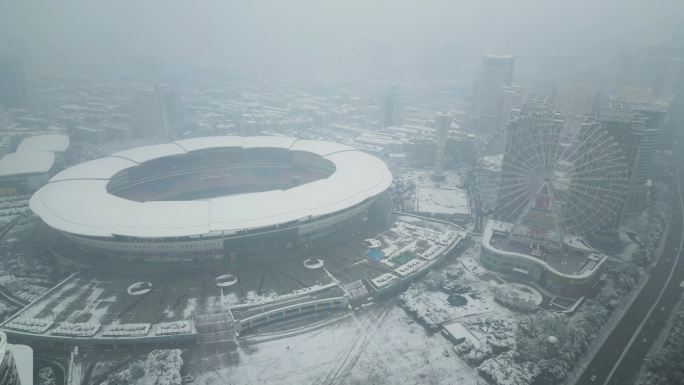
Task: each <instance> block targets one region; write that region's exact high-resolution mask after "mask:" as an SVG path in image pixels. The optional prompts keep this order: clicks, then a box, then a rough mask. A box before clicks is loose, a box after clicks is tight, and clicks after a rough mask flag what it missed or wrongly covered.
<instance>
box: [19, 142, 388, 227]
mask: <svg viewBox="0 0 684 385" xmlns="http://www.w3.org/2000/svg"><path fill="white" fill-rule="evenodd" d="M226 147H241V148H279V149H288V150H291V151H305V152H310V153H313V154H316V155H319V156H322V157H324V158H326V159H328V160H329V161H331V162H332V163H333V164H334V165H335V171H334V172H333V173H332V174H331V175H330V176H329V177H327V178H325V179H320V180H316V181H313V182H311V183H306V184H303V185H300V186H297V187H293V188H290V189H287V190H272V191H266V192H255V193H249V194H237V195H228V196H220V197H215V198H211V199H204V200H195V201H147V202H137V201H132V200H128V199H125V198H121V197H118V196H115V195H112V194H110V193H109V192H108V191H107V184H108V183H109V180H110V178H112V177H113V176H114V175H115V174H116V173H118V172H119V171H122V170H124V169H127V168H130V167H134V166H136V165H137V164H139V163H143V162H146V161H149V160H153V159H158V158H163V157H167V156H173V155H182V154H187V153H190V152H192V151H198V150H206V149H211V148H226ZM391 182H392V174H391V173H390V171H389V170H388V168H387V165H385V163H384V162H383V161H382V160H380V159H378V158H376V157H374V156H372V155H370V154H367V153H364V152H361V151H358V150H355V149H353V148H351V147H348V146H344V145H340V144H335V143H330V142H322V141H314V140H298V139H295V138H289V137H273V136H260V137H244V138H243V137H230V136H223V137H210V138H195V139H187V140H180V141H177V142H174V143H167V144H159V145H152V146H144V147H138V148H134V149H130V150H126V151H122V152H119V153H116V154H113V155H110V156H107V157H105V158H101V159H96V160H93V161H88V162H85V163H82V164H79V165H77V166H74V167H71V168H69V169H66V170H64V171H62V172H60V173H59V174H57V175H55V176H54V177H53V178H52V179H51V180H50V182H49V183H48V184H46V185H45V186H43V187H42V188H41V189H40V190H38V191H37V192H36V193H35V194H34V195H33V196H32V197H31V202H30V207H31V209H32V210H33V212H34V213H36V215H38V216H40V217H41V219H42V220H43V221H44V222H45V223H47V224H48V225H49V226H51V227H53V228H55V229H58V230H61V231H64V232H68V233H72V234H79V235H84V236H97V237H111V236H115V235H121V236H131V237H144V238H163V237H187V236H198V235H203V234H209V233H221V232H234V231H238V230H243V229H251V228H259V227H265V226H272V225H276V224H280V223H285V222H290V221H294V220H299V219H308V218H310V217H317V216H320V215H325V214H329V213H334V212H338V211H341V210H344V209H346V208H348V207H351V206H353V205H355V204H357V203H360V202H362V201H364V200H365V199H367V198H369V197H373V196H376V195H378V194H380V193H382V192H383V191H385V190H386V189H387V188H388V187H389V185H390V184H391Z"/></svg>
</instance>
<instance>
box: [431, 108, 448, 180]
mask: <svg viewBox="0 0 684 385" xmlns="http://www.w3.org/2000/svg"><path fill="white" fill-rule="evenodd" d="M450 128H451V116H449V115H448V114H439V115H437V117H436V118H435V129H436V131H435V145H436V147H435V164H434V167H433V169H432V179H433V180H437V181H439V180H444V173H443V172H442V171H443V169H444V156H445V152H446V146H447V139H448V138H449V129H450Z"/></svg>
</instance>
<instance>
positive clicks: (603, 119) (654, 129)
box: [599, 98, 660, 222]
mask: <svg viewBox="0 0 684 385" xmlns="http://www.w3.org/2000/svg"><path fill="white" fill-rule="evenodd" d="M599 122H600V123H601V126H602V127H603V129H604V130H606V131H607V132H608V134H610V135H611V136H612V137H613V138H614V139H615V141H616V142H617V144H618V146H619V147H620V149H621V150H622V152H623V155H624V156H625V159H626V163H627V178H628V182H627V192H626V197H625V202H624V205H623V208H622V213H621V222H622V221H624V219H625V218H627V217H629V216H635V215H639V214H641V211H642V210H643V209H644V206H645V204H646V198H647V197H648V193H649V188H650V178H651V174H652V172H653V159H654V157H655V153H656V148H657V144H658V138H659V135H660V127H658V126H654V125H653V124H648V125H647V124H646V120H645V117H644V116H643V115H641V114H640V113H639V112H638V111H636V110H635V109H634V107H633V106H631V105H630V104H629V103H626V102H625V101H624V100H622V99H619V98H609V99H608V100H607V101H606V103H605V105H604V106H602V107H601V109H600V111H599Z"/></svg>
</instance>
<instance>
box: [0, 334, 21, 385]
mask: <svg viewBox="0 0 684 385" xmlns="http://www.w3.org/2000/svg"><path fill="white" fill-rule="evenodd" d="M0 385H21V381H20V379H19V371H18V370H17V364H16V362H15V361H14V355H13V354H12V352H11V351H10V349H9V346H8V344H7V336H6V335H5V333H2V332H0Z"/></svg>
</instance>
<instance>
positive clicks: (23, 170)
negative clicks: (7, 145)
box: [0, 151, 55, 178]
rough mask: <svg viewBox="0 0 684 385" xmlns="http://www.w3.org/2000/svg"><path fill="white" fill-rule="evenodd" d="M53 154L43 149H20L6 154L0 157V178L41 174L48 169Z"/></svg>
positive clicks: (51, 162)
mask: <svg viewBox="0 0 684 385" xmlns="http://www.w3.org/2000/svg"><path fill="white" fill-rule="evenodd" d="M54 163H55V154H54V153H52V152H45V151H22V152H15V153H11V154H7V155H5V156H4V157H2V159H0V178H2V177H14V176H22V175H32V174H42V173H47V172H49V171H50V169H51V168H52V166H53V165H54Z"/></svg>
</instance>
